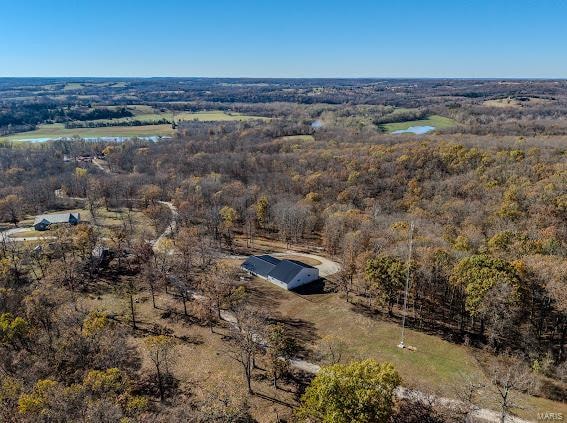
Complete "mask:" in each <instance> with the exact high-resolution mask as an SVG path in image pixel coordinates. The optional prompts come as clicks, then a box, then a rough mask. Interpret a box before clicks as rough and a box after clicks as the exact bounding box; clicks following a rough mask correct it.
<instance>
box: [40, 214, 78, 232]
mask: <svg viewBox="0 0 567 423" xmlns="http://www.w3.org/2000/svg"><path fill="white" fill-rule="evenodd" d="M80 221H81V214H80V213H56V214H44V215H41V216H36V218H35V221H34V222H33V227H34V229H35V230H36V231H46V230H47V229H49V227H50V226H51V225H61V224H69V225H76V224H77V223H79V222H80Z"/></svg>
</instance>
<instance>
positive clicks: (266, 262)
mask: <svg viewBox="0 0 567 423" xmlns="http://www.w3.org/2000/svg"><path fill="white" fill-rule="evenodd" d="M280 261H281V260H279V259H277V258H275V257H272V256H268V255H263V256H250V257H248V258H247V259H246V261H245V262H244V263H242V267H243V268H244V269H246V270H248V271H249V272H253V273H256V274H257V275H260V276H263V277H265V278H267V277H268V274H269V273H270V272H271V271H272V270H273V269H274V268H275V267H276V266H277V265H278V264H279V263H280Z"/></svg>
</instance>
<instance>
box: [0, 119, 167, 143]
mask: <svg viewBox="0 0 567 423" xmlns="http://www.w3.org/2000/svg"><path fill="white" fill-rule="evenodd" d="M174 133H175V130H174V129H172V128H171V125H143V126H110V127H103V128H74V129H66V128H65V126H64V125H63V124H61V123H53V124H47V125H40V126H39V128H38V129H36V130H35V131H29V132H20V133H18V134H11V135H6V136H3V137H0V142H3V141H25V140H37V139H40V140H42V139H57V138H73V137H80V138H97V137H150V136H171V135H173V134H174Z"/></svg>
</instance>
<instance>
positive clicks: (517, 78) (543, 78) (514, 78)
mask: <svg viewBox="0 0 567 423" xmlns="http://www.w3.org/2000/svg"><path fill="white" fill-rule="evenodd" d="M0 79H260V80H274V79H290V80H301V79H306V80H309V79H311V80H316V79H330V80H341V79H343V80H353V79H354V80H356V79H360V80H365V79H366V80H469V81H471V80H473V81H474V80H476V81H496V80H510V81H526V80H539V81H567V77H548V76H533V77H528V76H487V77H482V76H471V77H466V76H84V75H83V76H29V75H28V76H3V75H0Z"/></svg>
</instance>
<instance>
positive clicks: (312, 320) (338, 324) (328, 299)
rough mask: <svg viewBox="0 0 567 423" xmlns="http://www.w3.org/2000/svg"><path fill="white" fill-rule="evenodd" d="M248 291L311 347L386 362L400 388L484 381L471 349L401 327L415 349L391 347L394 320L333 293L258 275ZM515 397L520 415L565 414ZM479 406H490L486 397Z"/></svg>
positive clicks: (553, 405)
mask: <svg viewBox="0 0 567 423" xmlns="http://www.w3.org/2000/svg"><path fill="white" fill-rule="evenodd" d="M252 290H253V291H255V293H254V296H255V297H256V298H257V299H256V300H257V301H259V302H260V304H265V305H266V306H268V304H269V305H270V308H271V309H272V310H273V311H274V312H275V313H279V314H280V315H281V316H282V318H283V319H284V321H285V320H286V319H288V320H289V321H291V322H293V324H294V325H295V326H297V327H302V326H303V327H306V328H311V329H310V330H311V332H313V333H314V337H313V338H314V339H315V340H314V341H313V342H312V343H311V345H312V346H314V345H316V344H317V342H319V340H320V339H321V338H324V337H327V336H333V337H336V338H338V339H340V340H342V341H343V342H344V343H345V345H347V357H346V358H347V360H348V359H364V358H375V359H377V360H379V361H389V362H391V363H392V364H393V365H394V366H395V367H396V369H397V370H398V371H399V372H400V375H401V376H402V379H403V384H404V386H407V387H412V388H416V389H420V390H423V391H425V392H428V393H434V394H437V395H441V396H446V397H450V398H451V397H452V398H454V397H455V386H456V384H458V383H459V380H460V378H461V375H477V376H479V377H480V378H481V379H484V380H485V381H486V382H488V380H487V379H486V377H485V375H484V372H483V370H482V368H481V366H480V364H479V363H478V361H477V359H476V358H475V351H474V350H473V349H470V348H468V347H465V346H462V345H456V344H452V343H450V342H447V341H444V340H443V339H440V338H439V337H437V336H433V335H428V334H426V333H422V332H417V331H413V330H406V344H408V345H411V346H414V347H416V348H417V351H415V352H412V351H409V350H402V349H400V348H398V347H397V344H398V343H399V341H400V326H399V324H397V323H393V322H389V321H384V320H378V319H373V318H370V317H367V316H366V315H364V314H362V313H360V312H358V311H356V309H355V306H353V305H350V304H347V303H346V302H345V301H344V300H343V299H341V298H339V297H338V295H336V294H326V295H325V296H324V297H325V298H324V300H322V301H321V299H317V300H315V301H310V300H311V298H312V296H301V295H297V294H294V293H291V292H287V291H284V290H281V289H279V288H278V287H276V286H274V285H272V284H270V283H269V282H266V281H264V280H261V279H255V280H254V281H253V282H252ZM264 302H265V303H264ZM476 353H477V354H478V351H477V352H476ZM521 398H522V402H523V403H524V404H525V405H526V407H527V408H526V410H523V411H522V412H521V415H522V416H523V417H524V418H531V419H534V418H535V416H536V413H537V412H541V411H545V410H558V411H559V412H564V413H565V412H567V405H565V404H561V403H558V402H554V401H550V400H547V399H543V398H538V397H533V396H528V395H522V396H521ZM482 405H483V406H484V407H487V408H492V409H494V408H495V405H494V404H493V403H492V402H491V401H490V400H489V399H488V398H486V399H485V400H484V403H483V404H482Z"/></svg>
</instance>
